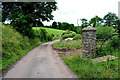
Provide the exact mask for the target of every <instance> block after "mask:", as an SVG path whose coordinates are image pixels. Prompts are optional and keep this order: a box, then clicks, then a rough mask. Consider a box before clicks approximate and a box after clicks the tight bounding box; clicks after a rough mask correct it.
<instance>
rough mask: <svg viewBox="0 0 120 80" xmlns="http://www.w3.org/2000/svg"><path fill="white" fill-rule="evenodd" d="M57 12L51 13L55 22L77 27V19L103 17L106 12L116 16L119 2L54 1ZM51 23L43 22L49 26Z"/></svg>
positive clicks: (110, 0)
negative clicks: (67, 23)
mask: <svg viewBox="0 0 120 80" xmlns="http://www.w3.org/2000/svg"><path fill="white" fill-rule="evenodd" d="M56 1H57V3H58V5H57V6H58V8H59V9H58V10H57V11H54V12H53V15H54V20H53V21H57V22H69V23H72V24H75V25H77V19H81V18H86V19H90V18H92V17H94V16H96V15H98V16H100V17H103V16H104V15H105V14H107V13H108V12H112V13H116V14H117V15H118V2H119V0H56ZM53 21H50V22H48V23H47V22H44V23H45V24H46V25H47V24H48V25H51V24H52V22H53Z"/></svg>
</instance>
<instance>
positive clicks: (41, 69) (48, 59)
mask: <svg viewBox="0 0 120 80" xmlns="http://www.w3.org/2000/svg"><path fill="white" fill-rule="evenodd" d="M56 41H59V40H56ZM56 41H52V42H48V43H45V44H42V45H40V46H38V47H36V48H34V49H33V50H31V51H30V52H29V53H28V54H27V55H26V56H24V57H23V58H22V59H21V60H20V61H18V62H17V64H16V65H14V67H13V68H12V69H11V70H9V71H8V72H7V74H6V75H5V76H4V78H77V76H76V75H75V74H74V73H73V72H72V71H71V70H70V69H69V68H68V67H67V66H66V65H65V64H64V63H63V61H62V60H61V58H60V57H59V56H58V54H57V53H56V52H55V51H54V50H53V49H52V47H51V44H52V43H54V42H56Z"/></svg>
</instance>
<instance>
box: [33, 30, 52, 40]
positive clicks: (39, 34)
mask: <svg viewBox="0 0 120 80" xmlns="http://www.w3.org/2000/svg"><path fill="white" fill-rule="evenodd" d="M34 34H35V37H36V38H39V39H40V41H51V40H52V38H53V37H54V35H52V34H49V33H48V32H47V31H46V30H45V29H39V30H34Z"/></svg>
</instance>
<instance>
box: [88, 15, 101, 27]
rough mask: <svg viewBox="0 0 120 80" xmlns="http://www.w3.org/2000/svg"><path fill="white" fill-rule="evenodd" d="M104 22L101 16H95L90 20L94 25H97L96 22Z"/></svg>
mask: <svg viewBox="0 0 120 80" xmlns="http://www.w3.org/2000/svg"><path fill="white" fill-rule="evenodd" d="M102 23H103V19H102V18H100V17H99V16H95V17H93V18H91V20H90V25H92V26H93V27H96V24H102Z"/></svg>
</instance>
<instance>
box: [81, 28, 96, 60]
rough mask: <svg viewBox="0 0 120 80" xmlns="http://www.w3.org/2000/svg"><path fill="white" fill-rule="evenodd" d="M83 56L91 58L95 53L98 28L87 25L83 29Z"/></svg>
mask: <svg viewBox="0 0 120 80" xmlns="http://www.w3.org/2000/svg"><path fill="white" fill-rule="evenodd" d="M82 45H83V46H82V48H83V51H82V57H83V58H90V57H93V56H94V55H95V47H96V29H95V28H93V27H90V26H89V27H86V28H83V29H82Z"/></svg>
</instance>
